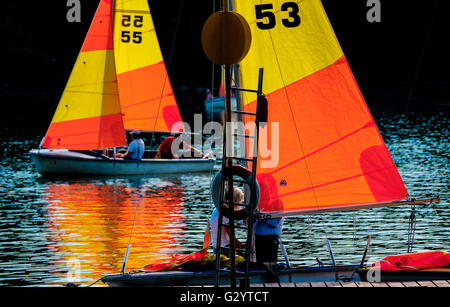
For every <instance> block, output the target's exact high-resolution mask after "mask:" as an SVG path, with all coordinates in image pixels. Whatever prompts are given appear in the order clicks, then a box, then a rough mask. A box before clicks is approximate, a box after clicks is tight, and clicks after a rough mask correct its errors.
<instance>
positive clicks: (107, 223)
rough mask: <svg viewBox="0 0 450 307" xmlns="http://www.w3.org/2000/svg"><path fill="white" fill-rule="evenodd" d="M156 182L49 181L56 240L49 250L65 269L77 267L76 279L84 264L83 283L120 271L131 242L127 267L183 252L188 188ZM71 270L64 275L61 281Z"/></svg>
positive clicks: (51, 222)
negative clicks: (185, 196)
mask: <svg viewBox="0 0 450 307" xmlns="http://www.w3.org/2000/svg"><path fill="white" fill-rule="evenodd" d="M152 180H153V181H152V184H148V183H147V184H144V183H143V182H142V180H141V179H129V180H123V179H121V180H113V182H112V183H107V181H105V182H75V183H51V184H49V186H48V187H47V189H46V193H45V196H44V198H45V200H47V201H48V206H47V211H48V221H49V230H50V232H51V234H52V236H51V237H52V238H53V239H54V242H52V243H54V244H51V247H50V252H51V254H52V255H54V256H55V258H56V259H61V260H60V261H61V263H60V264H59V265H60V267H61V268H66V269H67V268H68V269H69V272H70V268H72V270H75V271H73V272H72V273H70V274H72V275H70V276H75V277H76V276H77V275H75V274H76V273H77V272H78V271H77V270H78V268H79V272H80V275H78V276H79V277H80V279H81V281H82V282H86V283H89V282H91V281H92V280H96V279H98V278H100V277H102V276H103V275H105V274H111V273H118V272H120V270H121V267H122V262H123V259H124V256H125V252H126V248H127V245H128V243H129V242H131V250H130V255H129V257H128V262H127V267H126V271H130V270H137V269H141V268H142V267H144V266H145V265H147V264H149V263H151V262H153V261H155V260H165V259H167V257H169V255H170V254H172V253H176V252H179V250H180V245H179V242H177V241H176V238H177V237H180V235H181V227H182V225H183V224H182V218H181V208H182V206H183V201H182V197H183V188H182V187H181V186H180V185H179V182H177V181H176V179H171V180H170V181H169V180H164V179H155V178H153V179H152ZM155 181H156V184H155ZM133 225H134V226H133ZM130 237H131V240H130ZM75 264H76V265H75ZM77 265H78V267H77ZM62 271H64V269H62ZM67 274H68V273H66V272H65V273H62V274H61V276H59V277H60V278H61V280H62V281H61V282H66V281H65V279H68V278H69V277H66V276H68V275H67ZM65 275H66V276H65ZM68 281H70V280H68ZM78 282H79V281H78Z"/></svg>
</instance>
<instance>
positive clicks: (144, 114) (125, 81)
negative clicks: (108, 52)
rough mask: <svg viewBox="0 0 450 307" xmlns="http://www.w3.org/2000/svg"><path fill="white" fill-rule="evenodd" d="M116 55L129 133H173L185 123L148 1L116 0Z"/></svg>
mask: <svg viewBox="0 0 450 307" xmlns="http://www.w3.org/2000/svg"><path fill="white" fill-rule="evenodd" d="M115 2H116V3H115V9H114V51H115V63H116V70H117V81H118V86H119V96H120V105H121V108H122V113H123V121H124V125H125V129H140V130H146V131H163V132H170V131H171V128H172V125H173V124H174V123H176V122H179V121H181V116H180V113H179V111H178V107H177V103H176V101H175V96H174V94H173V91H172V86H171V85H170V81H169V78H168V75H167V70H166V66H165V64H164V60H163V56H162V54H161V49H160V47H159V43H158V38H157V36H156V32H155V27H154V25H153V20H152V16H151V14H150V10H149V6H148V3H147V0H116V1H115Z"/></svg>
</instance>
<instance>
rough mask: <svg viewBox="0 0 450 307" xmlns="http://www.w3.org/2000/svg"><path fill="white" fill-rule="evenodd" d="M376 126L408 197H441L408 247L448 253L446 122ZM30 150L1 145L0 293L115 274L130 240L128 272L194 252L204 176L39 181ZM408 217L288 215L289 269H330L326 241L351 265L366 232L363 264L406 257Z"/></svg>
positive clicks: (203, 214) (206, 208)
mask: <svg viewBox="0 0 450 307" xmlns="http://www.w3.org/2000/svg"><path fill="white" fill-rule="evenodd" d="M376 121H377V123H378V126H379V128H380V131H381V134H382V135H383V137H384V139H385V142H386V144H387V146H388V148H389V150H390V152H391V154H392V156H393V159H394V161H395V162H396V165H397V167H398V169H399V172H400V174H401V176H402V178H403V180H404V181H405V184H406V186H407V188H408V190H409V192H410V194H411V195H413V196H417V197H419V196H427V195H430V194H439V195H440V197H441V202H440V203H438V204H431V205H426V206H420V207H417V208H416V215H417V227H416V232H415V237H414V249H413V250H414V251H425V250H447V251H450V240H449V230H450V210H449V209H450V208H449V198H450V188H449V178H450V171H449V154H448V149H449V144H450V143H449V135H448V118H447V117H446V115H445V114H440V115H435V116H416V117H412V116H409V118H408V117H406V116H399V115H395V116H391V115H383V116H379V117H377V118H376ZM37 143H38V137H36V138H34V139H32V140H23V139H20V140H19V138H16V139H14V138H13V139H3V140H2V150H3V152H1V154H2V159H1V164H0V174H1V178H0V286H12V285H34V286H37V285H39V286H42V285H55V284H56V285H60V284H64V283H66V282H69V281H74V282H80V283H83V284H86V285H87V284H90V283H92V282H94V281H96V280H97V279H98V278H100V277H102V276H103V275H105V274H111V273H117V272H119V271H120V268H121V265H122V261H123V258H124V254H125V251H126V247H127V245H128V243H129V242H130V243H131V245H132V248H131V253H130V256H129V260H128V264H127V271H128V270H133V269H140V268H141V267H143V266H144V265H146V264H148V263H150V262H152V261H154V260H159V259H167V257H168V255H170V254H172V253H189V252H194V251H197V250H199V249H200V248H201V246H202V242H203V234H204V230H205V227H206V225H207V222H208V217H209V214H210V213H211V211H212V205H210V194H209V185H210V180H211V176H212V174H209V173H206V174H201V175H181V176H163V177H129V178H84V179H44V178H42V177H41V176H40V175H39V174H38V173H37V172H36V171H35V170H34V166H33V164H32V162H31V160H30V156H29V154H28V151H29V150H30V149H32V148H34V147H36V146H37ZM410 213H411V207H409V206H405V207H390V208H379V209H367V210H360V211H356V212H344V213H329V214H322V215H314V216H300V217H289V218H286V221H285V224H284V234H283V237H282V238H283V242H284V244H285V246H286V249H287V252H288V254H289V257H290V261H291V263H293V264H301V265H312V264H315V263H316V261H315V258H316V257H320V258H321V259H322V260H323V261H324V262H325V263H330V259H329V256H328V251H327V247H326V239H327V238H328V239H329V240H330V242H331V245H332V247H333V251H334V255H335V257H336V261H337V263H338V264H344V263H359V261H360V259H361V257H362V254H363V250H364V247H365V244H366V239H367V236H368V234H371V235H372V244H371V248H370V252H369V263H370V262H373V261H375V260H378V259H380V258H383V257H385V256H387V255H391V254H398V253H405V252H406V250H407V237H408V218H409V216H410ZM280 257H282V255H281V254H280ZM77 272H79V274H77Z"/></svg>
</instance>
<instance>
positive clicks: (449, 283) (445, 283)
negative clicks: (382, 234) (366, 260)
mask: <svg viewBox="0 0 450 307" xmlns="http://www.w3.org/2000/svg"><path fill="white" fill-rule="evenodd" d="M250 287H265V288H268V287H283V288H284V287H322V288H324V287H328V288H332V287H333V288H336V287H337V288H341V287H343V288H347V287H353V288H355V287H360V288H363V287H366V288H367V287H369V288H376V287H397V288H398V287H450V280H429V281H383V282H364V281H355V282H333V281H324V282H296V283H266V284H252V285H250Z"/></svg>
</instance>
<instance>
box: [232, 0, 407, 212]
mask: <svg viewBox="0 0 450 307" xmlns="http://www.w3.org/2000/svg"><path fill="white" fill-rule="evenodd" d="M235 10H236V11H237V13H240V14H241V15H243V16H244V18H246V20H247V21H248V22H249V24H250V27H251V31H252V47H251V48H250V51H249V53H248V55H247V57H246V58H245V59H243V60H242V62H241V63H240V70H241V85H242V86H243V87H244V88H255V87H256V82H257V80H258V79H257V73H258V69H259V68H260V67H263V68H264V82H263V92H264V94H265V95H266V96H267V98H268V100H269V119H268V122H269V124H268V125H267V127H270V125H271V124H273V123H277V124H278V125H279V134H278V135H270V134H269V138H268V140H267V143H268V144H275V145H274V146H276V144H279V149H278V150H276V151H272V153H273V152H276V153H278V156H274V155H276V154H272V156H270V157H267V154H265V156H261V153H259V157H258V167H257V178H258V182H259V184H260V186H261V200H260V210H261V212H262V213H263V214H264V213H266V214H272V213H275V212H277V213H281V214H284V213H286V214H291V213H296V214H298V213H299V212H322V211H323V210H329V209H330V208H332V209H333V210H336V209H340V208H342V209H343V210H344V209H345V208H353V207H354V206H357V205H355V204H378V203H387V202H391V201H398V200H402V199H405V198H406V196H407V194H408V193H407V190H406V187H405V186H404V183H403V181H402V179H401V177H400V175H399V173H398V170H397V168H396V166H395V164H394V162H393V160H392V158H391V156H390V154H389V151H388V149H387V147H386V145H385V143H384V141H383V138H382V136H381V134H380V133H379V131H378V128H377V126H376V124H375V122H374V120H373V117H372V115H371V114H370V111H369V109H368V107H367V105H366V103H365V101H364V98H363V96H362V94H361V92H360V90H359V87H358V85H357V83H356V80H355V79H354V76H353V74H352V72H351V70H350V67H349V65H348V62H347V59H346V58H345V55H344V53H343V51H342V48H341V46H340V45H339V42H338V41H337V38H336V36H335V34H334V31H333V29H332V27H331V24H330V22H329V20H328V17H327V16H326V14H325V10H324V9H323V7H322V4H321V2H320V0H302V1H289V2H286V1H282V0H274V1H270V2H267V3H266V1H257V0H250V1H236V3H235ZM264 16H265V17H264ZM258 17H261V18H259V19H258ZM242 95H243V97H244V99H243V103H244V111H246V112H255V110H256V103H255V101H256V99H255V96H254V95H252V94H248V93H243V94H242ZM246 119H247V118H246ZM247 120H250V118H248V119H247ZM264 129H267V128H263V130H264ZM266 131H270V130H266ZM250 134H251V133H250ZM260 142H261V141H260ZM268 160H274V161H276V163H267V161H268ZM267 165H269V166H267ZM363 206H365V205H363Z"/></svg>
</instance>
